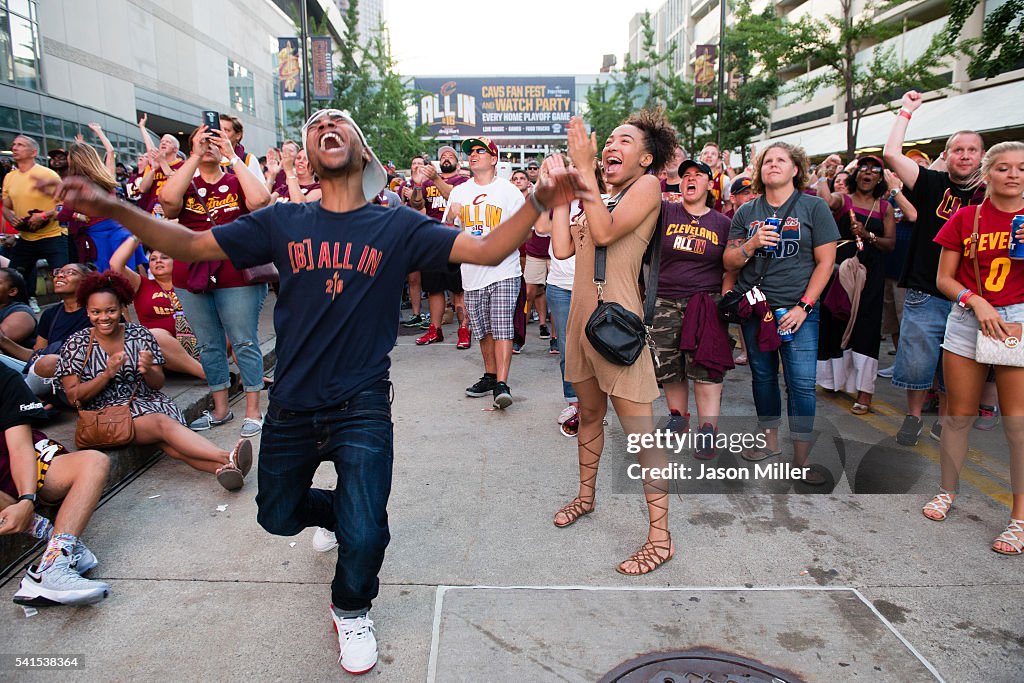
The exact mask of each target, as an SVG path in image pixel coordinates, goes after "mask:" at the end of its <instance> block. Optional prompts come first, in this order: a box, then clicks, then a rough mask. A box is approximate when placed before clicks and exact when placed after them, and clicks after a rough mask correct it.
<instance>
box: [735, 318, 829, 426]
mask: <svg viewBox="0 0 1024 683" xmlns="http://www.w3.org/2000/svg"><path fill="white" fill-rule="evenodd" d="M760 326H761V320H760V318H751V319H748V320H746V321H744V323H743V339H744V340H745V341H746V343H747V359H748V362H749V363H750V374H751V376H752V378H753V387H754V407H755V408H756V409H757V423H758V426H759V427H760V428H761V429H776V428H778V426H779V425H780V424H781V422H782V397H781V394H780V392H779V359H781V360H782V367H783V370H784V372H785V380H786V414H787V415H788V416H789V433H790V437H792V439H793V440H794V441H810V440H812V435H811V432H813V431H814V414H815V409H816V401H815V395H814V382H815V375H816V371H817V365H818V308H817V306H815V308H814V310H812V311H811V312H810V314H809V315H808V316H807V319H806V320H804V323H803V325H801V326H800V329H799V330H797V331H796V332H795V333H794V334H793V340H792V341H788V342H782V346H780V347H779V350H778V351H772V352H770V353H765V352H764V351H761V350H760V348H758V346H757V331H758V329H759V328H760Z"/></svg>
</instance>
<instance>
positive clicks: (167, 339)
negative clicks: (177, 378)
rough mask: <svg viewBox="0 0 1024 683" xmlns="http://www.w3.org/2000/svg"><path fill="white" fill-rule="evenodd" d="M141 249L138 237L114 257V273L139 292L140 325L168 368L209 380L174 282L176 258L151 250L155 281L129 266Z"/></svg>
mask: <svg viewBox="0 0 1024 683" xmlns="http://www.w3.org/2000/svg"><path fill="white" fill-rule="evenodd" d="M138 246H139V241H138V240H137V239H136V238H135V236H134V235H132V236H130V237H129V238H128V239H126V240H125V241H124V244H122V245H121V246H120V247H118V248H117V250H116V251H115V252H114V254H113V256H111V257H110V270H112V271H113V272H115V273H120V274H122V275H124V276H125V278H126V279H127V280H128V282H129V284H131V286H132V288H133V289H134V290H135V312H136V313H137V314H138V316H139V322H140V323H141V324H142V325H143V326H144V327H146V328H147V329H148V330H149V331H150V332H152V333H153V336H154V337H156V341H157V343H158V344H159V345H160V351H162V352H163V354H164V358H166V359H167V369H168V370H170V371H172V372H182V373H185V374H186V375H192V376H193V377H198V378H199V379H206V373H205V372H203V366H202V364H200V362H199V346H198V343H197V342H196V335H195V334H194V333H193V332H192V327H191V326H190V325H189V324H188V319H187V318H186V317H185V312H184V311H183V310H182V309H181V302H180V301H178V296H177V295H176V294H175V293H174V285H173V284H172V283H171V270H172V268H173V267H174V259H172V258H171V257H170V256H167V255H166V254H164V253H162V252H159V251H157V250H155V249H154V250H152V251H150V252H149V253H148V254H147V256H148V257H149V272H150V274H151V275H152V276H153V279H152V280H151V279H149V278H144V277H142V276H141V275H139V274H138V273H137V272H135V271H134V270H132V269H131V268H130V267H129V266H128V259H129V258H131V255H132V254H133V253H135V250H136V248H138Z"/></svg>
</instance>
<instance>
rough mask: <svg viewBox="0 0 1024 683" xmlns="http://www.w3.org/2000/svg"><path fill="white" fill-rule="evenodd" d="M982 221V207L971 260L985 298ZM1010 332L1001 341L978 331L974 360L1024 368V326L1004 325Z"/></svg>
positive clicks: (978, 211) (976, 214)
mask: <svg viewBox="0 0 1024 683" xmlns="http://www.w3.org/2000/svg"><path fill="white" fill-rule="evenodd" d="M980 219H981V206H980V205H979V206H978V208H977V209H975V211H974V231H973V232H972V233H971V251H970V255H971V260H973V261H974V279H975V280H976V282H977V286H978V296H984V293H985V292H984V290H983V289H982V286H981V268H980V267H979V266H978V239H979V237H978V222H979V220H980ZM1004 325H1005V326H1006V327H1007V328H1008V329H1009V330H1010V336H1008V337H1007V338H1006V339H1003V340H1002V341H1000V340H999V339H993V338H992V337H989V336H988V335H986V334H985V333H984V332H982V331H981V330H978V338H977V341H976V342H975V345H974V346H975V348H974V359H975V360H976V361H978V362H979V363H981V364H982V365H1009V366H1013V367H1018V368H1021V367H1024V343H1022V341H1021V338H1022V336H1024V324H1022V323H1004Z"/></svg>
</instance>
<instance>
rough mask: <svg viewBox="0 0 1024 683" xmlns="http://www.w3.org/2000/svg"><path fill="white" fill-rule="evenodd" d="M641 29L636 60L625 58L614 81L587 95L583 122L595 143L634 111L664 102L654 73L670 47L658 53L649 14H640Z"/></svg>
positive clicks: (664, 90)
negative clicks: (586, 124) (595, 139)
mask: <svg viewBox="0 0 1024 683" xmlns="http://www.w3.org/2000/svg"><path fill="white" fill-rule="evenodd" d="M641 26H642V30H643V42H642V43H641V47H640V54H641V56H640V59H637V60H633V59H630V58H629V57H628V56H627V57H626V63H625V64H624V65H623V68H622V70H621V71H617V72H614V73H615V77H614V78H612V79H609V80H608V81H607V82H605V83H602V84H600V85H598V86H595V87H593V88H591V89H590V90H589V91H588V92H587V108H586V112H587V113H586V119H587V123H589V124H590V128H591V130H593V131H594V132H595V133H597V139H598V140H599V141H604V140H605V139H606V138H607V137H608V135H609V134H610V133H611V132H612V130H614V129H615V127H616V126H618V125H619V124H620V123H622V121H623V120H624V119H625V118H626V117H628V116H629V115H630V114H631V113H633V112H634V111H636V110H637V109H640V108H642V107H646V108H653V107H656V106H659V105H662V104H664V103H665V95H666V87H665V84H664V82H663V81H662V79H660V78H659V76H658V71H659V69H660V68H661V65H662V64H664V63H665V62H667V61H668V59H669V54H670V53H671V52H672V48H669V50H668V53H666V54H659V53H658V48H657V45H656V44H655V34H654V29H653V28H652V26H651V14H650V12H644V16H643V19H642V20H641Z"/></svg>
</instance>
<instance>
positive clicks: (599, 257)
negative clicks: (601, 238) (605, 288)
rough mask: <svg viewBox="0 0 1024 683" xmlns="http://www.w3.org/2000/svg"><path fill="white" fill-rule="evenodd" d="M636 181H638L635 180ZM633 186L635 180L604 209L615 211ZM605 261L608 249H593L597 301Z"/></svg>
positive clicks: (602, 281) (602, 282)
mask: <svg viewBox="0 0 1024 683" xmlns="http://www.w3.org/2000/svg"><path fill="white" fill-rule="evenodd" d="M637 180H640V179H639V178H637ZM635 184H636V180H634V181H633V182H632V183H630V184H629V185H626V187H624V188H623V189H622V192H620V193H618V194H617V195H615V196H614V197H612V198H611V199H609V200H608V202H607V203H606V204H605V207H606V208H607V209H608V213H611V212H612V211H614V210H615V207H616V206H618V205H619V202H621V201H622V198H623V197H624V196H625V195H626V193H627V192H629V188H631V187H633V185H635ZM607 261H608V247H594V284H595V285H598V292H597V298H598V299H599V300H600V299H603V297H602V296H601V287H600V285H603V284H604V276H605V265H606V264H607Z"/></svg>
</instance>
